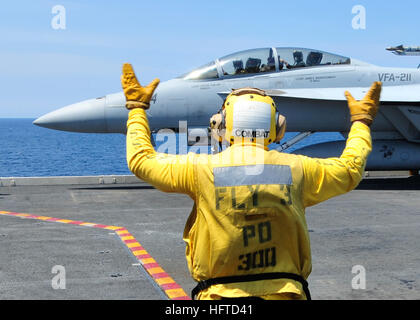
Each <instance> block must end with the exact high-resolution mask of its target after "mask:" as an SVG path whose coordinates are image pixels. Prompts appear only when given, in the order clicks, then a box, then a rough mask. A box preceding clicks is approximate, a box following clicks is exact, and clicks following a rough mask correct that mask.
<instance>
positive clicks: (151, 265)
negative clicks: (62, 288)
mask: <svg viewBox="0 0 420 320" xmlns="http://www.w3.org/2000/svg"><path fill="white" fill-rule="evenodd" d="M0 215H7V216H12V217H19V218H24V219H36V220H42V221H48V222H58V223H64V224H72V225H77V226H82V227H91V228H100V229H106V230H114V231H115V233H116V234H117V235H118V237H119V238H120V239H121V241H122V242H123V243H124V245H125V246H126V247H127V248H128V249H129V250H130V251H131V253H132V254H133V255H134V256H135V257H136V259H137V260H138V261H139V262H140V264H141V266H142V267H143V268H144V269H145V270H146V272H147V273H148V274H149V276H150V277H151V278H152V279H153V281H155V282H156V284H157V285H158V286H159V287H160V288H161V289H162V291H163V292H164V293H165V294H166V296H167V297H168V298H169V299H172V300H191V298H190V297H189V296H188V295H187V294H186V293H185V291H184V290H183V289H182V288H181V286H180V285H179V284H177V283H176V282H175V281H174V279H172V277H171V276H170V275H169V274H167V273H166V272H165V271H164V270H163V269H162V268H161V267H160V265H159V264H158V263H157V262H156V260H155V259H153V257H152V256H151V255H150V254H149V253H148V252H147V251H146V250H145V249H144V248H143V246H142V245H141V244H140V243H139V242H138V241H137V240H136V238H134V236H133V235H132V234H131V233H130V232H128V230H127V229H125V228H124V227H117V226H107V225H103V224H96V223H90V222H83V221H75V220H68V219H58V218H53V217H46V216H37V215H33V214H29V213H17V212H9V211H0Z"/></svg>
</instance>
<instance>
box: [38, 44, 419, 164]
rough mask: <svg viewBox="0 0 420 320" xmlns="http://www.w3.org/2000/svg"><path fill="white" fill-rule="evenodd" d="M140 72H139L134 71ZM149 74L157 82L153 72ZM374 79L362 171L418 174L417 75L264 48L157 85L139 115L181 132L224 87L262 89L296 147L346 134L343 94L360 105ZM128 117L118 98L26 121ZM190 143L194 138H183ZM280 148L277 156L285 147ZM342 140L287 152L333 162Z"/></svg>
mask: <svg viewBox="0 0 420 320" xmlns="http://www.w3.org/2000/svg"><path fill="white" fill-rule="evenodd" d="M134 67H135V68H136V69H137V70H138V72H139V73H140V74H141V66H134ZM156 76H159V74H158V72H157V73H156ZM374 81H381V82H382V83H383V90H382V95H381V107H380V111H379V114H378V115H377V118H376V119H375V122H374V124H373V125H372V128H371V129H372V137H373V152H372V154H371V156H370V157H369V161H368V164H367V169H368V170H419V169H420V71H419V70H418V69H402V68H385V67H379V66H375V65H372V64H369V63H365V62H362V61H359V60H357V59H353V58H350V57H345V56H342V55H338V54H333V53H329V52H325V51H321V50H314V49H306V48H292V47H272V48H260V49H251V50H246V51H240V52H236V53H233V54H230V55H227V56H224V57H221V58H219V59H215V60H214V61H211V62H209V63H207V64H205V65H203V66H202V67H199V68H196V69H194V70H192V71H190V72H187V73H185V74H183V75H181V76H179V77H178V78H175V79H172V80H169V81H165V82H162V83H161V84H160V85H159V87H158V88H157V90H156V91H155V94H154V96H153V98H152V102H151V108H150V109H149V110H148V111H147V114H148V118H149V124H150V127H151V129H152V130H154V131H157V130H159V129H161V128H170V129H175V130H177V129H178V128H179V124H180V121H181V120H182V121H187V124H188V129H187V132H188V133H189V134H191V133H192V132H194V130H197V129H200V128H202V129H204V130H206V129H207V128H208V126H209V119H210V117H211V115H213V114H214V113H216V112H217V111H218V110H219V109H220V107H221V105H222V102H223V99H224V98H225V97H226V95H227V94H228V93H229V92H231V90H232V89H236V88H241V87H256V88H260V89H264V90H266V91H267V93H268V94H269V95H270V96H271V97H272V98H273V99H274V100H275V102H276V104H277V108H278V111H279V112H280V113H281V114H283V115H284V116H285V117H286V118H287V128H288V131H289V132H301V135H299V136H298V137H295V138H294V140H295V141H298V140H299V139H300V138H301V137H306V136H308V135H309V134H311V133H313V132H341V133H342V135H343V136H344V137H345V136H346V134H347V133H348V131H349V129H350V120H349V111H348V107H347V101H346V99H345V96H344V92H345V90H349V91H350V92H351V93H352V94H353V96H354V97H355V98H356V99H362V98H363V96H364V95H365V93H366V92H367V90H368V89H369V87H370V86H371V84H372V83H373V82H374ZM127 114H128V111H127V110H126V108H125V98H124V95H123V93H122V92H119V93H114V94H108V95H106V96H104V97H101V98H97V99H91V100H86V101H83V102H79V103H76V104H73V105H70V106H67V107H64V108H61V109H58V110H56V111H53V112H51V113H48V114H46V115H44V116H42V117H40V118H38V119H36V120H35V121H34V124H36V125H38V126H42V127H46V128H51V129H56V130H65V131H73V132H95V133H125V132H126V121H127ZM188 139H189V141H196V140H195V139H196V137H193V138H190V137H189V138H188ZM289 145H290V143H289V142H285V143H283V145H282V146H281V147H280V148H279V150H283V149H285V147H287V146H289ZM343 148H344V141H333V142H328V143H321V144H315V145H311V146H308V147H305V148H303V149H299V150H296V151H294V152H295V153H300V154H306V155H309V156H314V157H327V156H339V155H340V153H341V151H342V150H343Z"/></svg>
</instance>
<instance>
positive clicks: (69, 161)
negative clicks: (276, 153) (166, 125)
mask: <svg viewBox="0 0 420 320" xmlns="http://www.w3.org/2000/svg"><path fill="white" fill-rule="evenodd" d="M32 121H34V119H0V177H45V176H90V175H124V174H131V172H130V170H129V169H128V167H127V162H126V158H125V151H126V148H125V135H122V134H90V133H72V132H62V131H56V130H49V129H45V128H40V127H37V126H35V125H33V124H32ZM294 135H296V133H287V134H286V135H285V139H288V138H290V137H293V136H294ZM333 140H343V138H342V136H341V135H340V134H339V133H315V134H313V135H311V136H309V137H307V138H305V139H304V140H303V141H301V142H299V143H298V144H296V145H294V146H293V147H292V148H290V150H288V151H287V152H291V151H293V150H295V149H297V148H300V147H303V146H305V145H310V144H315V143H320V142H326V141H333ZM162 143H165V145H168V140H164V141H156V149H158V148H159V146H160V145H161V144H162ZM278 147H279V146H278V145H276V144H272V145H271V146H270V148H271V149H273V148H278ZM170 149H171V150H175V152H176V150H177V147H175V146H174V148H170Z"/></svg>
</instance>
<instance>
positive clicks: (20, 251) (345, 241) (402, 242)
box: [0, 177, 420, 300]
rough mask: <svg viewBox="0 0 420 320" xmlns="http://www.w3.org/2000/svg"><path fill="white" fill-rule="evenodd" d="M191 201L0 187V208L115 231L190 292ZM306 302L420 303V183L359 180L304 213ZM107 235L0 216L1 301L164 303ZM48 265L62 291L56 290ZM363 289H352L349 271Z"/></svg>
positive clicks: (103, 190)
mask: <svg viewBox="0 0 420 320" xmlns="http://www.w3.org/2000/svg"><path fill="white" fill-rule="evenodd" d="M192 204H193V203H192V200H191V199H190V198H188V197H187V196H184V195H180V194H167V193H162V192H160V191H158V190H156V189H153V188H151V187H150V186H149V185H147V184H145V183H142V182H139V183H136V184H121V185H81V184H79V185H60V186H15V187H0V211H2V210H3V211H12V212H20V213H31V214H34V215H46V216H50V217H55V218H63V219H71V220H79V221H84V222H92V223H98V224H105V225H114V226H121V227H125V228H127V229H128V231H129V232H130V233H132V235H133V236H134V237H136V239H137V240H138V241H139V242H140V244H141V245H143V247H145V249H146V250H147V251H148V252H149V253H150V254H151V255H152V256H153V257H154V258H155V259H156V260H157V262H158V263H159V264H160V265H161V267H162V268H163V269H164V270H165V271H166V272H168V273H169V274H170V275H171V276H172V277H173V278H174V280H175V281H176V282H177V283H178V284H180V285H181V286H182V287H183V288H184V290H185V291H186V292H187V293H189V292H190V290H191V289H192V288H193V287H194V282H193V281H192V280H191V278H190V275H189V272H188V268H187V265H186V261H185V256H184V249H185V245H184V242H183V240H182V232H183V228H184V224H185V221H186V219H187V217H188V215H189V212H190V210H191V207H192ZM307 222H308V228H309V230H310V237H311V247H312V257H313V271H312V274H311V276H310V277H309V284H310V289H311V292H312V296H313V298H314V299H420V271H419V270H420V253H419V244H418V243H419V240H420V237H419V234H420V232H419V231H420V182H419V179H418V178H417V177H412V178H409V179H367V180H364V182H362V184H361V186H360V187H359V188H358V189H357V190H355V191H353V192H351V193H348V194H346V195H343V196H340V197H337V198H334V199H331V200H329V201H327V202H324V203H322V204H320V205H317V206H314V207H312V208H308V209H307ZM135 263H136V260H135V259H134V257H133V256H132V254H131V253H130V252H129V251H128V249H127V248H126V247H125V246H124V244H123V243H122V242H121V240H120V239H119V238H118V237H117V236H116V235H115V234H113V232H112V231H110V230H103V229H95V228H88V227H82V226H76V225H68V224H61V223H55V222H45V221H40V220H31V219H22V218H18V217H10V216H3V215H2V216H0V299H143V300H146V299H162V298H163V297H164V296H163V295H162V292H160V291H159V290H158V289H157V287H156V285H155V284H154V283H153V282H152V281H151V280H150V278H149V277H148V276H147V275H146V274H145V272H144V271H142V269H141V268H140V267H139V266H136V265H133V264H135ZM55 265H61V266H64V267H65V271H66V289H65V290H54V289H53V288H52V285H51V283H52V279H53V278H54V277H55V276H56V274H53V273H52V268H53V266H55ZM357 265H361V266H363V267H364V268H365V270H366V289H361V290H355V289H352V285H351V283H352V278H353V277H355V276H357V274H353V273H352V268H353V267H354V266H357Z"/></svg>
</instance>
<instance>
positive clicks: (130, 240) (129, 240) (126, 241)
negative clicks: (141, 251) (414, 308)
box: [123, 239, 137, 243]
mask: <svg viewBox="0 0 420 320" xmlns="http://www.w3.org/2000/svg"><path fill="white" fill-rule="evenodd" d="M123 242H124V243H133V242H137V240H136V239H128V240H123Z"/></svg>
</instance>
